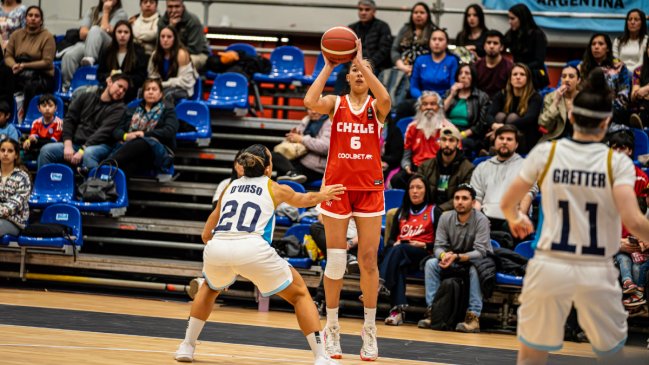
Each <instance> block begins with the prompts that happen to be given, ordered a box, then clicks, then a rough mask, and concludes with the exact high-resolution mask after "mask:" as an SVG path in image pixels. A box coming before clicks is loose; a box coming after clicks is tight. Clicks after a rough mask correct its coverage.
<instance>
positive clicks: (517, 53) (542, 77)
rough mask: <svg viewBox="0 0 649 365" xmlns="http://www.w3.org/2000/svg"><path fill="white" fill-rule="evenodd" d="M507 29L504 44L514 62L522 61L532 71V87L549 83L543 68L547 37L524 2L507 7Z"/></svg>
mask: <svg viewBox="0 0 649 365" xmlns="http://www.w3.org/2000/svg"><path fill="white" fill-rule="evenodd" d="M508 17H509V30H508V31H507V33H505V46H506V47H507V48H509V51H510V52H511V53H512V56H513V57H514V62H515V63H524V64H525V65H527V67H529V69H530V71H531V72H532V82H533V84H534V88H535V89H537V90H541V89H543V88H544V87H546V86H548V85H549V84H550V79H549V78H548V74H547V70H546V69H545V55H546V52H547V47H548V39H547V37H546V36H545V33H544V32H543V30H541V28H539V27H538V25H536V22H535V21H534V17H533V16H532V12H530V9H529V8H528V7H527V5H525V4H516V5H514V6H512V7H511V8H509V14H508Z"/></svg>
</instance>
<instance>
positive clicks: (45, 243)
mask: <svg viewBox="0 0 649 365" xmlns="http://www.w3.org/2000/svg"><path fill="white" fill-rule="evenodd" d="M40 222H41V223H58V224H62V225H64V226H68V227H70V228H71V230H72V235H71V236H70V238H71V240H72V242H70V241H69V240H68V239H67V238H63V237H30V236H25V235H24V234H21V235H20V236H19V237H18V245H19V246H21V247H39V248H58V249H63V250H66V249H67V248H70V249H71V248H72V247H71V245H72V244H74V245H75V246H76V247H77V249H78V248H81V246H82V245H83V235H82V233H81V213H80V212H79V209H77V208H76V207H74V206H72V205H69V204H54V205H50V206H49V207H47V208H45V210H44V211H43V215H42V216H41V221H40Z"/></svg>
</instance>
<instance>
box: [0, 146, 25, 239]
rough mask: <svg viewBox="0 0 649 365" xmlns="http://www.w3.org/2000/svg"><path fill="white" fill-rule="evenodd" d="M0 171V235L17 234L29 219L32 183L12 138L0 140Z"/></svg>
mask: <svg viewBox="0 0 649 365" xmlns="http://www.w3.org/2000/svg"><path fill="white" fill-rule="evenodd" d="M0 172H1V173H2V174H1V175H2V184H0V235H2V236H3V235H6V234H9V235H12V236H17V235H18V234H19V233H20V231H21V230H22V229H24V228H25V225H26V224H27V221H28V220H29V204H28V201H29V194H30V193H31V191H32V183H31V180H30V179H29V174H28V173H27V172H26V169H25V167H24V166H23V164H22V161H21V160H20V144H19V143H18V142H17V141H15V140H13V139H9V138H2V140H0Z"/></svg>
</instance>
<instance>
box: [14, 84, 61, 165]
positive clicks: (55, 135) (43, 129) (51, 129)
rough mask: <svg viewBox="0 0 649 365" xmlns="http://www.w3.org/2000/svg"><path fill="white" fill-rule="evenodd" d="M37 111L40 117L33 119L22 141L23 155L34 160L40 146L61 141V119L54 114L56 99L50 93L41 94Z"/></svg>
mask: <svg viewBox="0 0 649 365" xmlns="http://www.w3.org/2000/svg"><path fill="white" fill-rule="evenodd" d="M38 111H39V112H40V113H41V115H42V117H40V118H38V119H36V120H34V122H33V123H32V130H31V132H30V133H29V137H27V139H25V142H23V149H24V150H25V157H26V159H28V160H35V159H36V158H37V157H38V153H39V152H40V150H41V147H43V146H44V145H46V144H48V143H50V142H61V135H62V134H63V121H62V120H61V118H59V117H57V116H56V115H55V114H56V99H54V95H52V94H43V95H41V97H40V98H39V99H38Z"/></svg>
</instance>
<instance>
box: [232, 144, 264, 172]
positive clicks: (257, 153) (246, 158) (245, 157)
mask: <svg viewBox="0 0 649 365" xmlns="http://www.w3.org/2000/svg"><path fill="white" fill-rule="evenodd" d="M267 151H268V150H267V149H266V147H264V146H262V145H260V144H253V145H252V146H250V147H248V148H246V149H245V150H243V152H241V154H240V155H239V156H238V157H237V158H236V161H237V163H238V164H239V165H241V166H242V167H243V175H244V176H246V177H260V176H263V175H264V170H265V169H266V167H268V166H269V165H270V156H269V155H268V153H267Z"/></svg>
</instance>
